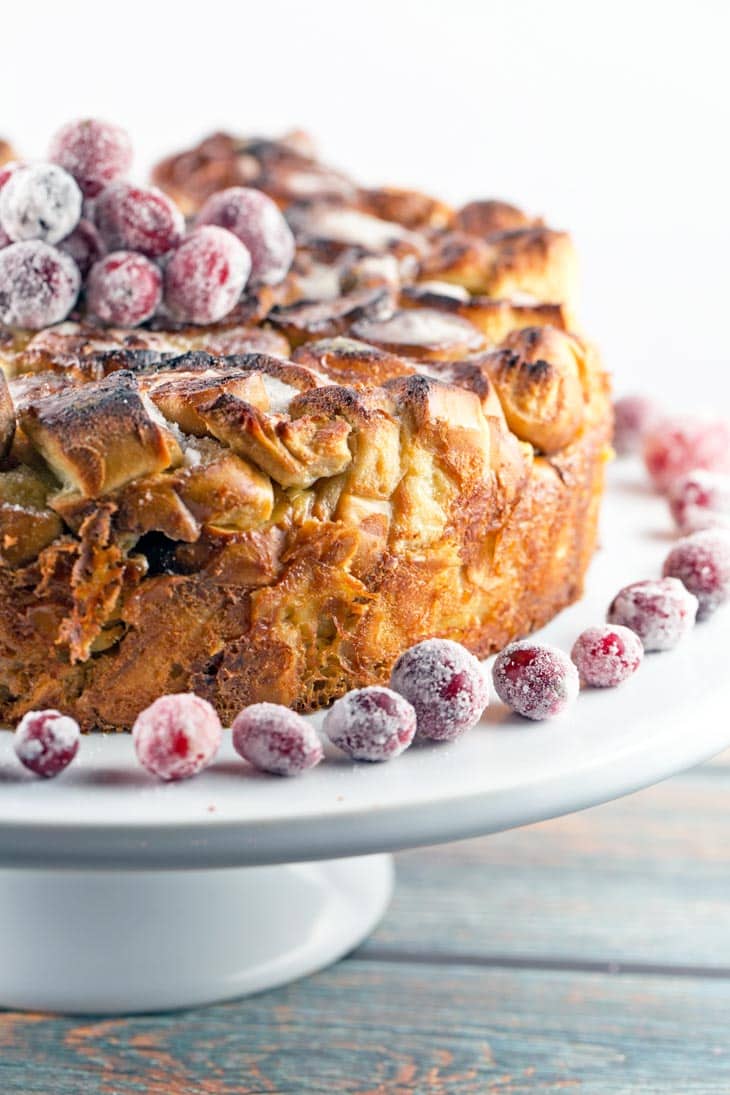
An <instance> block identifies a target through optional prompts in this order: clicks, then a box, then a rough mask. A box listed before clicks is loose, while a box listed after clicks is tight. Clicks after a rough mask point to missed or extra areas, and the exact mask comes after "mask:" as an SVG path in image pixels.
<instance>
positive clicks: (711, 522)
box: [668, 468, 730, 534]
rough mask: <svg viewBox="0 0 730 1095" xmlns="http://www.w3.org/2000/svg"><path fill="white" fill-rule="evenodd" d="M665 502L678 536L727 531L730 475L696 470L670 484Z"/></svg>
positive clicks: (729, 522)
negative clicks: (681, 534)
mask: <svg viewBox="0 0 730 1095" xmlns="http://www.w3.org/2000/svg"><path fill="white" fill-rule="evenodd" d="M668 501H669V509H670V510H671V513H672V517H673V518H674V520H675V522H676V524H677V527H678V528H679V530H680V532H683V533H685V534H688V533H691V532H699V531H700V530H701V529H705V528H727V529H730V475H726V474H723V473H722V472H715V471H705V470H704V469H702V468H698V469H697V470H696V471H691V472H689V473H688V474H687V475H684V476H682V478H681V479H678V480H677V481H676V482H675V483H673V484H672V486H671V487H670V490H669V494H668Z"/></svg>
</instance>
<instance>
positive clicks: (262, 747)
mask: <svg viewBox="0 0 730 1095" xmlns="http://www.w3.org/2000/svg"><path fill="white" fill-rule="evenodd" d="M231 730H232V733H233V747H234V748H235V750H236V752H237V753H239V754H240V755H241V756H242V757H243V758H244V760H247V761H248V762H249V764H252V765H253V766H254V767H255V768H258V769H260V771H262V772H270V773H271V774H272V775H277V776H298V775H301V773H302V772H304V771H306V770H307V769H308V768H312V767H313V766H314V765H315V764H319V762H320V761H321V760H322V755H323V754H322V743H321V742H320V740H319V735H318V734H317V731H316V730H315V729H314V727H313V726H312V725H311V723H308V722H307V721H306V720H305V719H303V718H302V717H301V715H297V714H296V712H295V711H290V710H289V708H288V707H283V706H282V705H281V704H278V703H255V704H252V705H251V706H250V707H246V708H244V710H243V711H241V713H240V714H239V715H237V716H236V719H235V720H234V723H233V726H232V727H231Z"/></svg>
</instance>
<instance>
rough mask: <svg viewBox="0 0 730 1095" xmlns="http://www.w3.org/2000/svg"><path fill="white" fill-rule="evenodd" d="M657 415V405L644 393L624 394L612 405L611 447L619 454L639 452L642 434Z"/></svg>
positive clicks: (625, 454)
mask: <svg viewBox="0 0 730 1095" xmlns="http://www.w3.org/2000/svg"><path fill="white" fill-rule="evenodd" d="M657 417H658V410H657V405H656V403H655V402H654V400H653V399H651V398H650V397H649V396H644V395H625V396H622V397H621V398H620V399H617V400H616V401H615V403H614V405H613V447H614V448H615V450H616V452H617V453H618V454H619V456H627V455H629V454H630V453H634V452H640V451H641V443H642V441H643V439H644V434H645V433H646V431H647V430H648V428H649V426H650V425H651V424H652V422H654V421H655V420H656V418H657Z"/></svg>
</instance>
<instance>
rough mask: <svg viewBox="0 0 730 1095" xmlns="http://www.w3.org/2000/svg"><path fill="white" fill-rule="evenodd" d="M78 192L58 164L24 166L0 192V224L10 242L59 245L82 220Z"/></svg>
mask: <svg viewBox="0 0 730 1095" xmlns="http://www.w3.org/2000/svg"><path fill="white" fill-rule="evenodd" d="M81 203H82V197H81V191H80V190H79V188H78V186H77V185H76V182H75V180H74V179H73V178H72V176H71V175H69V173H68V172H67V171H64V170H63V168H62V167H59V166H58V164H53V163H36V164H25V165H23V166H21V167H18V168H17V169H16V170H15V171H13V172H12V174H11V175H10V177H9V178H8V179H7V180H6V182H5V185H4V186H3V187H2V189H0V225H2V227H3V229H4V230H5V232H6V233H7V235H8V236H10V238H11V239H12V240H15V241H16V242H20V241H21V240H43V241H44V242H45V243H58V242H59V241H60V240H62V239H63V238H64V237H65V236H68V235H69V233H70V232H73V230H74V228H75V227H76V225H77V224H78V223H79V219H80V217H81Z"/></svg>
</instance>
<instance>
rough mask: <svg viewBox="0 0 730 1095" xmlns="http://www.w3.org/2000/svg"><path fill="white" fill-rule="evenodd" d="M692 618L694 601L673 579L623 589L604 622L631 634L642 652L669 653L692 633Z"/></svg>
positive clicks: (694, 606)
mask: <svg viewBox="0 0 730 1095" xmlns="http://www.w3.org/2000/svg"><path fill="white" fill-rule="evenodd" d="M696 617H697V598H696V597H694V596H693V595H692V594H691V593H689V592H688V590H686V589H685V587H684V586H683V585H682V583H681V582H680V581H678V580H677V579H676V578H657V579H650V580H648V581H645V582H634V583H633V584H632V585H629V586H625V587H624V588H623V589H622V590H620V591H619V592H618V593H617V594H616V596H615V597H614V599H613V601H612V603H611V606H610V608H609V610H608V622H609V623H610V624H622V625H623V626H624V627H629V628H631V630H632V631H635V632H636V634H637V635H638V636H639V638H640V639H641V641H642V643H643V645H644V650H646V651H650V650H671V648H672V647H673V646H676V644H677V643H678V642H679V640H680V639H681V638H682V636H683V635H686V634H687V632H688V631H691V630H692V628H693V627H694V622H695V619H696Z"/></svg>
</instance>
